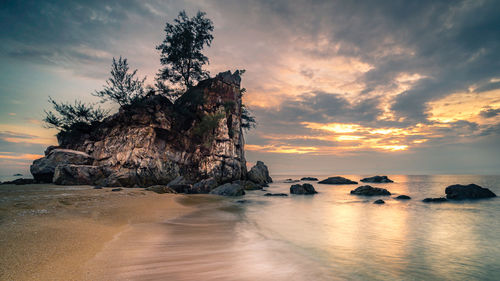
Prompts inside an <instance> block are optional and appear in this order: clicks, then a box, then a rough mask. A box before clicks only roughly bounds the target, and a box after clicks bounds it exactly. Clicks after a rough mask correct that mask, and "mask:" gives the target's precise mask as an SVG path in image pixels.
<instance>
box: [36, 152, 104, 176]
mask: <svg viewBox="0 0 500 281" xmlns="http://www.w3.org/2000/svg"><path fill="white" fill-rule="evenodd" d="M93 161H94V159H93V158H92V157H91V156H90V155H88V154H87V153H85V152H81V151H76V150H71V149H60V148H55V149H51V150H50V152H48V155H47V156H45V157H42V158H40V159H37V160H35V161H33V164H32V165H31V166H30V171H31V174H32V175H33V178H35V180H36V181H38V182H46V183H51V182H52V179H53V178H54V172H55V170H56V167H57V166H58V165H62V164H74V165H91V164H92V162H93Z"/></svg>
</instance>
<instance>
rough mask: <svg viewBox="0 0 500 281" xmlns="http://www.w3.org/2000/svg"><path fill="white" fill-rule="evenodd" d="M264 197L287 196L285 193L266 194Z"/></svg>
mask: <svg viewBox="0 0 500 281" xmlns="http://www.w3.org/2000/svg"><path fill="white" fill-rule="evenodd" d="M264 196H288V194H286V193H266V194H264Z"/></svg>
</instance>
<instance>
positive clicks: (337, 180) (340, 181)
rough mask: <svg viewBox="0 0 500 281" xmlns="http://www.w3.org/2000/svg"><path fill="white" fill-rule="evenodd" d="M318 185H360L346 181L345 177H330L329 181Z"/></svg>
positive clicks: (325, 180)
mask: <svg viewBox="0 0 500 281" xmlns="http://www.w3.org/2000/svg"><path fill="white" fill-rule="evenodd" d="M318 183H321V184H358V183H357V182H355V181H352V180H350V179H346V178H344V177H329V178H327V179H324V180H322V181H320V182H318Z"/></svg>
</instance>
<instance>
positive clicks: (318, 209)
mask: <svg viewBox="0 0 500 281" xmlns="http://www.w3.org/2000/svg"><path fill="white" fill-rule="evenodd" d="M304 176H314V175H304ZM300 177H302V176H275V177H273V179H274V180H275V183H273V184H271V185H270V187H269V188H267V192H273V193H277V192H284V193H289V187H290V184H286V183H282V181H283V180H284V179H285V178H295V179H297V178H300ZM317 177H318V178H320V179H322V178H325V176H317ZM346 177H347V178H350V179H352V180H356V181H359V179H361V178H363V177H364V176H362V175H347V176H346ZM389 177H390V178H391V179H393V180H394V181H395V183H390V184H372V185H373V186H379V187H384V188H387V189H388V190H389V191H391V192H392V193H393V194H395V195H398V194H406V195H409V196H411V197H412V200H409V201H397V200H394V199H392V197H394V195H393V196H391V197H372V198H366V197H358V196H352V195H350V194H349V192H350V190H352V189H354V188H355V187H357V186H358V185H321V184H317V183H313V185H314V187H315V188H316V190H317V191H318V192H319V193H318V194H316V195H313V196H298V195H295V196H293V195H292V196H288V197H264V196H263V194H264V193H265V192H264V191H249V192H247V195H246V196H244V197H241V198H214V197H210V196H188V197H186V198H185V199H183V200H184V201H185V202H184V203H186V204H193V205H197V206H199V209H198V210H197V211H195V212H193V213H191V214H189V215H188V216H185V217H181V218H177V219H174V220H171V221H167V222H164V223H161V224H155V225H152V224H151V225H141V226H136V227H135V228H134V229H133V230H131V231H129V232H128V234H124V235H123V236H122V237H121V238H120V239H117V241H115V246H114V248H113V246H110V247H108V249H107V251H108V253H103V254H102V255H101V258H105V259H110V258H111V259H112V260H113V261H115V260H116V261H117V262H116V264H115V267H114V268H112V269H110V273H109V274H110V275H109V276H114V277H116V278H118V279H128V280H146V279H162V278H166V277H168V278H169V280H500V199H498V198H493V199H486V200H480V201H474V202H472V201H464V202H448V203H440V204H439V203H437V204H436V203H434V204H428V203H427V204H426V203H423V202H421V200H422V199H424V198H425V197H441V196H444V189H445V187H446V186H448V185H451V184H456V183H461V184H468V183H476V184H479V185H481V186H483V187H488V188H490V189H491V190H492V191H493V192H495V193H496V194H497V195H500V176H474V175H435V176H404V175H389ZM378 198H383V199H384V200H385V201H386V204H384V205H375V204H372V202H373V201H374V200H375V199H378ZM242 199H243V200H246V201H245V203H241V202H237V201H238V200H242ZM200 202H201V203H200ZM127 237H128V238H127ZM117 248H119V249H120V251H119V252H120V257H112V255H113V253H116V252H117ZM124 257H126V258H124ZM113 258H114V259H113ZM118 279H117V280H118Z"/></svg>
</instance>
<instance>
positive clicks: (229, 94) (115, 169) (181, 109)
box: [31, 71, 269, 192]
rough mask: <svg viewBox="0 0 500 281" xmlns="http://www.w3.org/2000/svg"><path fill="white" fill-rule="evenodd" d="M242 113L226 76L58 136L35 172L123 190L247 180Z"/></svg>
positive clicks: (234, 77)
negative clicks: (55, 145) (182, 180)
mask: <svg viewBox="0 0 500 281" xmlns="http://www.w3.org/2000/svg"><path fill="white" fill-rule="evenodd" d="M241 114H242V106H241V90H240V77H239V73H238V72H235V73H234V74H231V73H230V72H229V71H228V72H225V73H220V74H219V75H217V76H216V77H215V78H211V79H207V80H204V81H201V82H200V83H199V84H198V85H197V86H196V87H193V88H191V89H190V90H188V91H187V92H186V93H185V94H184V95H182V96H181V97H180V98H179V99H177V100H176V101H175V103H172V102H171V101H170V100H169V99H168V98H167V97H164V96H161V95H152V96H149V97H147V98H145V99H144V100H142V101H140V102H137V103H134V104H133V105H131V106H127V107H122V108H120V110H119V112H118V113H116V114H114V115H113V116H111V117H109V118H107V119H106V120H105V121H104V122H102V123H99V124H94V125H92V126H91V127H90V128H85V129H81V130H73V131H71V132H63V133H60V134H59V135H58V141H59V147H58V148H57V149H53V148H51V150H50V151H48V155H47V156H45V157H43V158H41V159H38V160H35V161H34V162H33V165H32V166H31V172H32V174H33V176H34V177H35V179H36V180H41V181H47V182H52V181H55V182H56V183H59V184H99V185H102V186H125V187H132V186H141V187H147V186H152V185H166V184H168V183H169V182H171V181H172V180H174V179H176V178H177V177H179V176H183V177H184V178H185V179H186V180H187V181H188V182H189V183H196V182H199V181H201V180H203V179H208V178H212V179H214V180H215V181H216V182H217V184H222V183H225V182H231V181H234V180H240V179H246V174H247V171H246V161H245V155H244V139H243V133H242V127H241ZM70 150H71V151H70ZM65 153H66V154H65ZM58 165H66V166H64V167H59V168H58ZM77 166H79V167H77ZM56 171H57V175H54V172H56ZM266 171H267V168H266ZM268 176H269V175H268V174H267V177H268ZM267 177H266V180H267V179H268V178H267ZM214 186H216V185H215V184H213V183H210V184H206V185H203V186H200V185H199V186H196V189H199V190H202V191H203V192H208V191H209V190H207V189H210V188H213V187H214ZM174 189H175V188H174ZM176 191H177V190H176Z"/></svg>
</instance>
